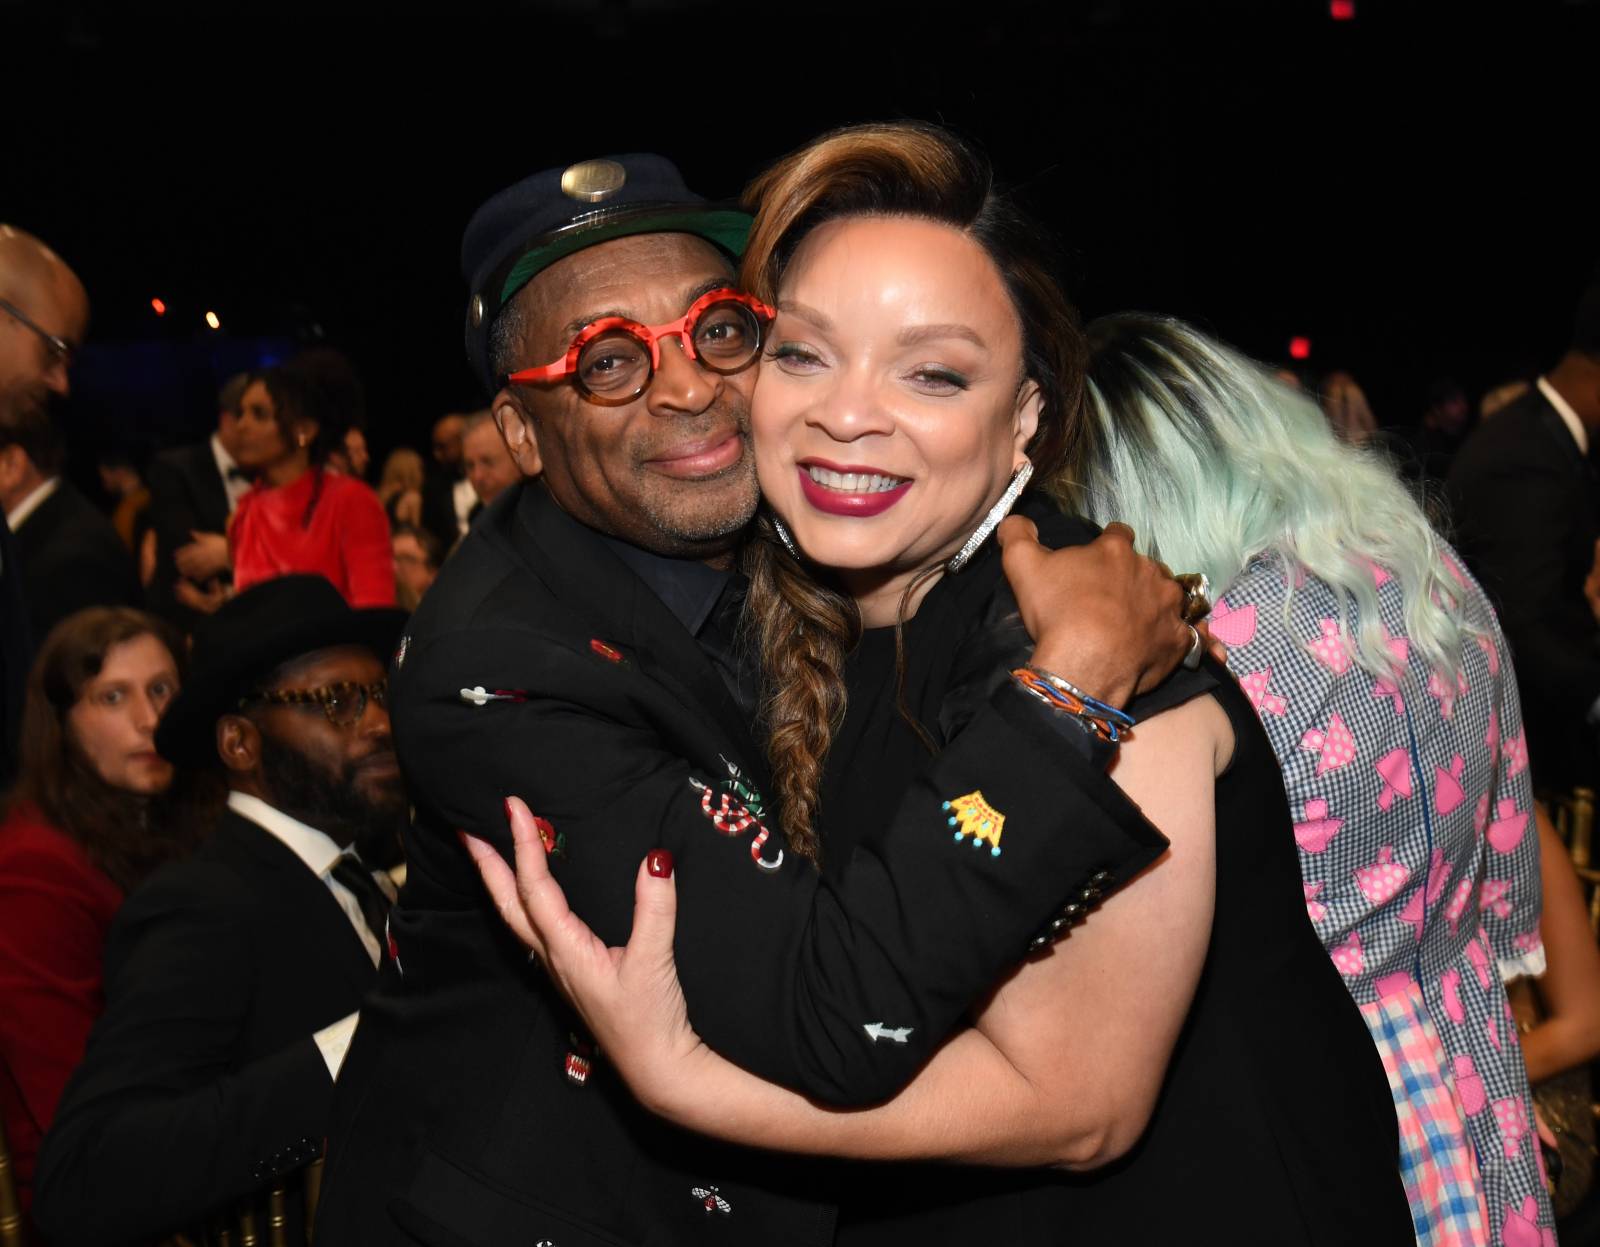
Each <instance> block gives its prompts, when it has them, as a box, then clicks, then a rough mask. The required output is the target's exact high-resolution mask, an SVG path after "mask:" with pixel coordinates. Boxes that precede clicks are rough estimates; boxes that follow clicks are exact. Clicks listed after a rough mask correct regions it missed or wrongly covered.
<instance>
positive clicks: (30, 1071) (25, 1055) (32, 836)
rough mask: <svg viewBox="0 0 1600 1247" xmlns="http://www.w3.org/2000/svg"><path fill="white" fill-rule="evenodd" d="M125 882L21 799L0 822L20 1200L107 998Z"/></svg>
mask: <svg viewBox="0 0 1600 1247" xmlns="http://www.w3.org/2000/svg"><path fill="white" fill-rule="evenodd" d="M121 904H122V889H121V888H119V887H117V885H116V884H114V883H112V882H111V880H110V879H108V878H107V877H106V876H105V875H104V874H103V873H102V872H101V871H100V869H99V868H98V867H96V866H95V865H94V864H93V863H91V862H90V861H89V856H88V854H87V853H85V852H84V851H83V848H82V846H81V845H79V844H78V842H77V841H76V840H73V839H72V838H71V837H70V836H68V835H67V834H66V833H65V832H63V831H61V830H60V829H59V828H57V827H55V826H53V825H51V824H50V823H48V822H46V821H45V819H44V816H43V814H41V813H40V812H39V810H38V808H37V807H36V806H34V805H31V804H28V803H23V802H19V803H18V804H17V805H15V806H14V807H13V808H12V810H11V812H10V813H9V814H7V815H6V818H5V821H4V822H0V1121H4V1123H5V1131H6V1140H7V1142H8V1143H10V1145H11V1157H12V1161H13V1164H14V1172H15V1173H16V1177H17V1184H18V1187H19V1189H20V1192H21V1195H22V1210H23V1212H24V1213H26V1212H27V1210H28V1206H29V1204H30V1203H31V1196H32V1187H33V1167H34V1161H35V1159H36V1157H37V1156H38V1154H39V1140H40V1139H41V1138H42V1137H43V1136H44V1132H45V1131H46V1130H47V1129H48V1128H49V1126H50V1120H51V1118H53V1117H54V1116H55V1112H56V1102H57V1101H58V1100H60V1099H61V1093H62V1091H63V1090H65V1088H66V1085H67V1079H68V1078H69V1077H71V1075H72V1071H73V1070H74V1069H76V1068H77V1065H78V1062H79V1061H81V1060H82V1059H83V1047H84V1044H85V1043H86V1042H87V1040H88V1038H89V1030H90V1028H91V1027H92V1026H93V1025H94V1023H95V1019H96V1018H98V1017H99V1016H100V1013H101V1011H102V1010H103V1009H104V1008H105V999H104V996H103V995H102V983H101V955H102V952H103V950H104V947H105V942H106V932H107V930H109V929H110V926H111V919H112V917H113V916H114V915H115V914H116V912H117V908H118V906H120V905H121Z"/></svg>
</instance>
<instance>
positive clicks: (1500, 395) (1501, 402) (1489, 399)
mask: <svg viewBox="0 0 1600 1247" xmlns="http://www.w3.org/2000/svg"><path fill="white" fill-rule="evenodd" d="M1531 389H1533V382H1531V381H1523V380H1521V379H1518V380H1515V381H1503V382H1501V383H1500V384H1499V385H1497V386H1494V387H1493V388H1491V389H1490V390H1489V391H1488V392H1486V393H1485V394H1484V396H1483V397H1482V398H1480V399H1479V400H1478V423H1480V424H1481V423H1483V421H1485V420H1487V419H1488V418H1489V417H1490V416H1495V415H1499V414H1500V413H1501V412H1502V411H1504V410H1505V409H1506V408H1507V407H1509V406H1511V404H1512V403H1514V402H1516V401H1517V400H1518V399H1519V398H1521V397H1522V396H1523V395H1524V394H1526V393H1527V392H1528V391H1529V390H1531Z"/></svg>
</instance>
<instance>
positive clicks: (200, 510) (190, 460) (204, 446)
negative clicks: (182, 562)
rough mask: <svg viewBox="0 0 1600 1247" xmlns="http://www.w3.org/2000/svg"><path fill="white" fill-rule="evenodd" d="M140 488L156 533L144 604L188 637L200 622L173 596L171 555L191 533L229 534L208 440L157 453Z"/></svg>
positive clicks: (223, 485) (223, 490) (174, 573)
mask: <svg viewBox="0 0 1600 1247" xmlns="http://www.w3.org/2000/svg"><path fill="white" fill-rule="evenodd" d="M145 482H146V484H147V485H148V486H149V489H150V523H151V527H153V528H154V529H155V533H156V574H155V576H154V578H152V580H151V581H150V584H149V586H148V587H147V588H146V590H145V604H146V605H147V606H148V607H149V609H150V610H152V611H154V612H155V613H156V614H158V615H160V616H161V617H162V618H163V619H167V620H170V621H171V622H172V623H173V624H175V625H176V626H178V627H179V628H182V629H183V630H184V631H185V632H188V631H190V630H192V629H193V628H194V626H195V624H196V623H197V622H199V616H198V615H197V614H196V613H195V612H194V611H192V610H190V609H189V608H188V607H187V606H184V605H183V604H182V603H180V602H179V601H178V599H177V598H176V597H175V596H174V594H173V587H174V586H175V585H176V584H177V582H178V566H177V564H176V563H174V562H173V561H172V555H173V552H174V551H175V550H177V549H178V547H179V546H185V545H188V544H189V542H190V541H192V540H193V537H192V535H191V534H193V533H195V532H203V533H225V532H227V531H228V489H227V484H226V482H225V481H224V480H223V479H222V474H221V473H220V472H218V471H217V460H216V457H215V456H214V455H213V454H212V453H211V442H210V441H209V440H207V441H203V442H199V443H197V444H195V445H192V446H179V447H177V448H176V449H173V450H164V451H162V452H161V453H160V454H158V455H156V456H155V457H154V458H152V459H151V460H150V467H149V469H148V470H147V471H146V472H145Z"/></svg>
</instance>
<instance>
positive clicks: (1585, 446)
mask: <svg viewBox="0 0 1600 1247" xmlns="http://www.w3.org/2000/svg"><path fill="white" fill-rule="evenodd" d="M1537 384H1538V386H1539V393H1541V394H1543V395H1544V396H1545V398H1546V399H1548V400H1549V402H1550V406H1552V407H1554V408H1555V409H1556V415H1558V416H1560V417H1561V423H1562V424H1564V425H1566V426H1567V432H1568V433H1571V434H1572V440H1573V441H1575V442H1577V443H1578V453H1579V454H1580V455H1586V454H1588V453H1589V430H1588V429H1586V428H1585V427H1584V425H1583V421H1582V420H1580V419H1578V413H1577V412H1575V411H1573V410H1572V404H1571V403H1569V402H1567V400H1566V399H1564V398H1562V397H1561V391H1560V390H1558V389H1556V387H1555V386H1553V385H1551V384H1550V383H1549V382H1548V381H1546V380H1545V379H1544V378H1543V377H1540V378H1539V380H1538V383H1537Z"/></svg>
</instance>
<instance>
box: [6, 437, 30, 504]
mask: <svg viewBox="0 0 1600 1247" xmlns="http://www.w3.org/2000/svg"><path fill="white" fill-rule="evenodd" d="M27 461H28V452H27V451H25V450H23V449H22V447H21V446H18V445H17V444H16V443H14V442H13V443H12V444H11V445H10V446H0V493H10V492H12V491H13V490H14V489H16V488H17V484H18V482H20V481H21V480H22V478H23V476H24V474H25V472H26V470H27V468H26V465H27Z"/></svg>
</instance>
